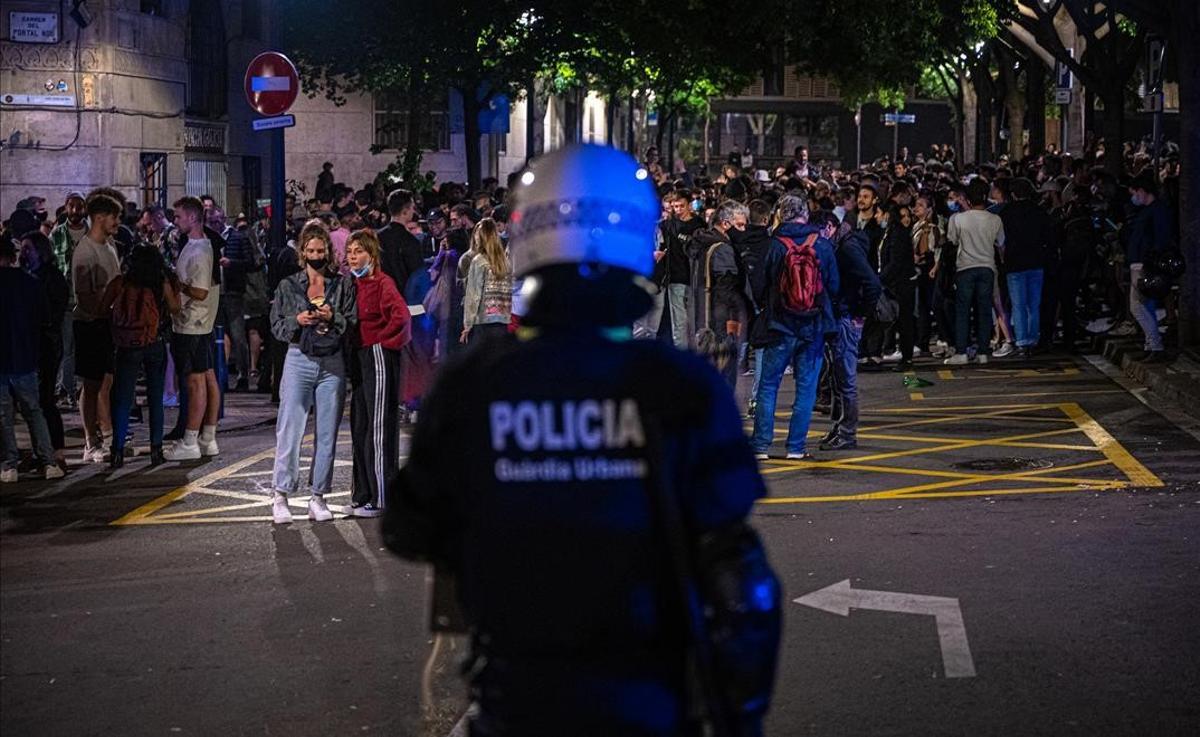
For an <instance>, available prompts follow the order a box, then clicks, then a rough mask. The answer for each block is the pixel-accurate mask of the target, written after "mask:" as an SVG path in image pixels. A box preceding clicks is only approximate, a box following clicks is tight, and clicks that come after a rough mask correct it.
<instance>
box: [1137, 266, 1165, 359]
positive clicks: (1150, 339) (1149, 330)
mask: <svg viewBox="0 0 1200 737" xmlns="http://www.w3.org/2000/svg"><path fill="white" fill-rule="evenodd" d="M1143 269H1144V267H1143V265H1142V264H1140V263H1138V264H1130V265H1129V314H1131V315H1133V319H1134V320H1137V324H1138V325H1139V326H1140V327H1141V328H1142V333H1143V335H1145V342H1144V343H1143V347H1144V348H1145V349H1146V350H1148V351H1161V350H1162V349H1163V339H1162V333H1160V332H1158V303H1157V302H1155V301H1154V300H1152V299H1147V298H1146V297H1145V296H1144V295H1142V290H1140V289H1138V280H1139V279H1141V278H1142V274H1143Z"/></svg>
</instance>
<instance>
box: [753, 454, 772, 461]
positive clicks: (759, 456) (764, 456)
mask: <svg viewBox="0 0 1200 737" xmlns="http://www.w3.org/2000/svg"><path fill="white" fill-rule="evenodd" d="M770 458H771V456H769V455H767V454H766V453H755V454H754V460H756V461H766V460H770Z"/></svg>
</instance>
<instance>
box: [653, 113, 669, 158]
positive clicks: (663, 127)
mask: <svg viewBox="0 0 1200 737" xmlns="http://www.w3.org/2000/svg"><path fill="white" fill-rule="evenodd" d="M668 119H669V116H667V115H663V111H662V110H661V109H660V110H659V111H658V125H657V126H655V130H654V147H655V148H656V149H658V155H659V157H660V158H661V157H662V150H663V138H664V137H665V136H666V134H667V122H668Z"/></svg>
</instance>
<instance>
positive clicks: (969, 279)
mask: <svg viewBox="0 0 1200 737" xmlns="http://www.w3.org/2000/svg"><path fill="white" fill-rule="evenodd" d="M995 283H996V275H995V273H994V272H993V271H992V270H991V269H989V268H987V267H986V266H977V267H975V268H973V269H965V270H963V271H960V272H958V273H957V274H955V275H954V286H955V289H956V290H957V295H956V297H955V300H954V348H955V350H957V351H958V352H959V353H966V352H967V347H968V346H970V345H971V342H970V339H969V338H968V337H967V333H968V332H969V330H970V327H971V308H972V307H974V308H975V327H976V331H975V339H976V343H975V347H976V348H977V349H978V351H979V355H981V356H986V355H987V354H988V353H990V352H991V343H992V287H993V286H995Z"/></svg>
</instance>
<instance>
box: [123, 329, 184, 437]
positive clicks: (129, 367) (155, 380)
mask: <svg viewBox="0 0 1200 737" xmlns="http://www.w3.org/2000/svg"><path fill="white" fill-rule="evenodd" d="M139 369H143V370H145V372H146V404H147V405H149V407H150V447H151V448H161V447H162V444H163V385H164V384H165V383H166V375H167V374H166V371H167V345H166V343H164V342H163V341H161V340H160V341H158V342H156V343H154V344H153V345H151V346H148V347H146V348H118V349H117V353H116V357H115V358H114V359H113V383H112V390H111V391H110V392H109V395H108V396H109V400H108V401H109V407H110V408H111V410H112V426H113V442H112V452H113V455H119V454H121V453H122V452H123V451H124V450H125V432H126V430H128V429H129V410H130V409H132V408H133V402H134V397H135V395H136V394H137V378H138V370H139ZM183 411H184V412H186V410H183Z"/></svg>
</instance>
